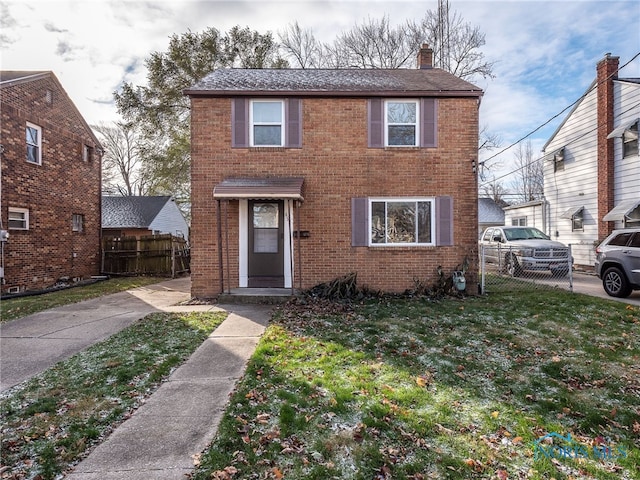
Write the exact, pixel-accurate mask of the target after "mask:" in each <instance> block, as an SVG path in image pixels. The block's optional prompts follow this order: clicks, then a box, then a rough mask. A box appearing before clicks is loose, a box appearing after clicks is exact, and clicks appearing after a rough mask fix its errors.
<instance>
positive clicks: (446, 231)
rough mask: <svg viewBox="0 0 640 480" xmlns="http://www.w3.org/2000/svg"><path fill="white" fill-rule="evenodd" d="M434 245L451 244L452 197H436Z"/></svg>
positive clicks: (443, 245) (444, 245)
mask: <svg viewBox="0 0 640 480" xmlns="http://www.w3.org/2000/svg"><path fill="white" fill-rule="evenodd" d="M436 245H437V246H439V247H446V246H451V245H453V198H452V197H450V196H448V195H447V196H442V197H436Z"/></svg>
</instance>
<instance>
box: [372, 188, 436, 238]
mask: <svg viewBox="0 0 640 480" xmlns="http://www.w3.org/2000/svg"><path fill="white" fill-rule="evenodd" d="M368 200H369V205H368V212H367V216H368V218H367V221H368V224H369V231H368V232H367V236H368V243H369V246H370V247H374V248H375V247H435V246H436V218H435V215H436V198H435V197H370V198H369V199H368ZM373 202H385V203H390V202H431V225H430V227H431V242H429V243H418V242H413V243H373V242H372V241H371V224H372V218H371V215H372V213H373V212H372V205H373ZM416 226H417V224H416ZM416 238H418V232H416Z"/></svg>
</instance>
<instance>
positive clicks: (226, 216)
mask: <svg viewBox="0 0 640 480" xmlns="http://www.w3.org/2000/svg"><path fill="white" fill-rule="evenodd" d="M224 230H225V232H224V234H225V252H226V253H227V293H231V278H229V277H230V276H231V273H230V272H231V264H230V263H229V200H225V201H224Z"/></svg>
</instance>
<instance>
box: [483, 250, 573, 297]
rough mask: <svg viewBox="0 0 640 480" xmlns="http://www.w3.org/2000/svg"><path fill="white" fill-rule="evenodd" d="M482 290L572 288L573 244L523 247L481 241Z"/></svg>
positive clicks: (490, 291)
mask: <svg viewBox="0 0 640 480" xmlns="http://www.w3.org/2000/svg"><path fill="white" fill-rule="evenodd" d="M479 251H480V261H479V264H480V292H481V293H483V294H486V293H492V292H509V291H517V290H530V289H531V288H541V289H544V288H562V289H565V290H570V291H573V268H572V267H573V256H572V252H571V245H569V246H568V247H563V248H557V247H553V248H548V247H544V248H521V247H513V246H510V247H509V246H506V247H505V246H500V245H497V246H494V245H480V249H479Z"/></svg>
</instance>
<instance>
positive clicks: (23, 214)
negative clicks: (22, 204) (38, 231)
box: [9, 207, 29, 230]
mask: <svg viewBox="0 0 640 480" xmlns="http://www.w3.org/2000/svg"><path fill="white" fill-rule="evenodd" d="M9 229H11V230H29V209H28V208H15V207H9Z"/></svg>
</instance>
